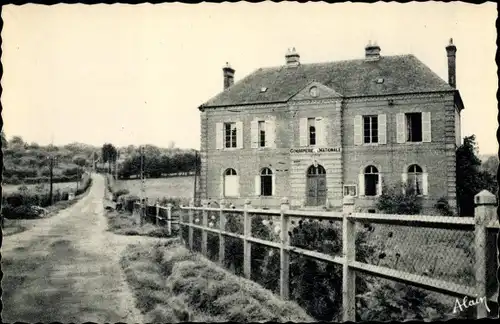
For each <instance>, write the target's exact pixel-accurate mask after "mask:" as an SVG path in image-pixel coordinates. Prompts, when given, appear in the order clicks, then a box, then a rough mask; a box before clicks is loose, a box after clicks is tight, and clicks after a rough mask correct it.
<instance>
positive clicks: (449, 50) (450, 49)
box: [446, 38, 457, 88]
mask: <svg viewBox="0 0 500 324" xmlns="http://www.w3.org/2000/svg"><path fill="white" fill-rule="evenodd" d="M456 53H457V47H456V46H455V45H453V38H450V44H448V46H446V54H447V56H448V84H449V85H450V86H451V87H452V88H456V87H457V71H456V62H455V61H456Z"/></svg>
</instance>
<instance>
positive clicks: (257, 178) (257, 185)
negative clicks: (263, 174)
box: [255, 175, 260, 196]
mask: <svg viewBox="0 0 500 324" xmlns="http://www.w3.org/2000/svg"><path fill="white" fill-rule="evenodd" d="M255 195H256V196H260V175H256V176H255Z"/></svg>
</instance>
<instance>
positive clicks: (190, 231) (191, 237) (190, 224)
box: [188, 199, 194, 251]
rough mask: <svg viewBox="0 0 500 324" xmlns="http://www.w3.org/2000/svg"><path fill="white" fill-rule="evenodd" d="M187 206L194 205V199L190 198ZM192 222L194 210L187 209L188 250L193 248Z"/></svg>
mask: <svg viewBox="0 0 500 324" xmlns="http://www.w3.org/2000/svg"><path fill="white" fill-rule="evenodd" d="M189 207H191V208H193V207H194V199H191V200H190V201H189ZM193 224H194V210H193V209H189V229H188V231H189V235H188V236H189V239H188V244H189V250H191V251H192V250H193Z"/></svg>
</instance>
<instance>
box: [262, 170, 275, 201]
mask: <svg viewBox="0 0 500 324" xmlns="http://www.w3.org/2000/svg"><path fill="white" fill-rule="evenodd" d="M260 195H261V196H272V195H273V172H272V171H271V169H269V168H264V169H262V171H261V172H260Z"/></svg>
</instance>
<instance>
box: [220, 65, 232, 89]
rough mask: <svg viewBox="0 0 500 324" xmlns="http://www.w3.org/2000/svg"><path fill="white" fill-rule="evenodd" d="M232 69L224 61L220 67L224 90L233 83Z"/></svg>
mask: <svg viewBox="0 0 500 324" xmlns="http://www.w3.org/2000/svg"><path fill="white" fill-rule="evenodd" d="M234 72H235V71H234V69H233V68H232V67H231V65H229V63H228V62H226V65H225V66H224V67H223V68H222V74H223V76H224V90H226V89H227V88H229V87H230V86H232V85H233V84H234Z"/></svg>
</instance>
